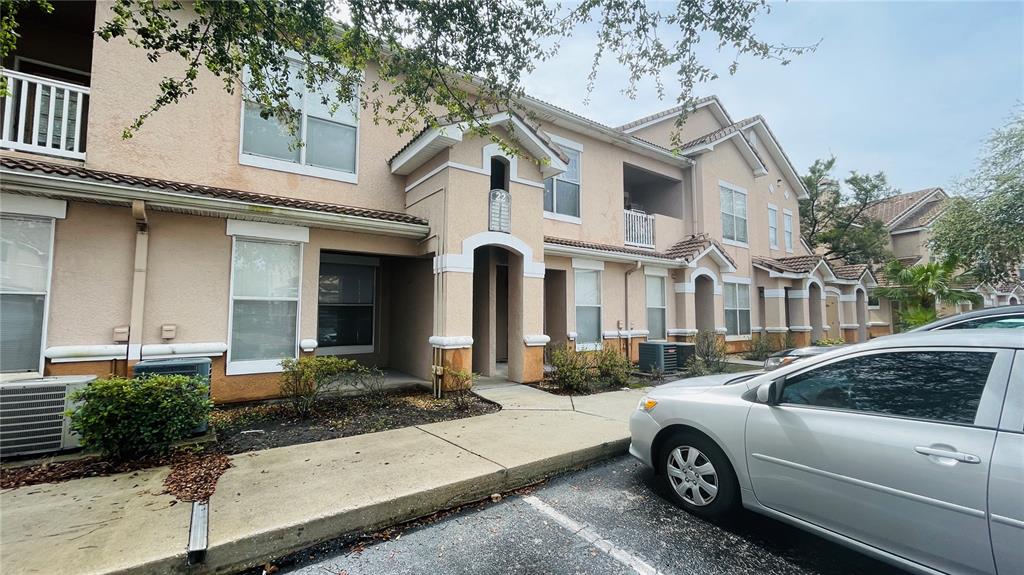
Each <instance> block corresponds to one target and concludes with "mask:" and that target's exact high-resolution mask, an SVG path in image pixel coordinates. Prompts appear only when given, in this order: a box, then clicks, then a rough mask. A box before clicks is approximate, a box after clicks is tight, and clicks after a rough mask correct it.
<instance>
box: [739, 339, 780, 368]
mask: <svg viewBox="0 0 1024 575" xmlns="http://www.w3.org/2000/svg"><path fill="white" fill-rule="evenodd" d="M776 351H777V350H776V349H775V346H773V345H772V342H771V340H770V339H769V338H768V335H767V334H764V333H762V334H761V335H759V336H758V337H757V338H755V339H754V341H753V343H751V345H750V351H748V352H747V353H745V354H743V359H752V360H756V361H763V360H765V359H767V358H768V356H769V355H771V354H773V353H775V352H776Z"/></svg>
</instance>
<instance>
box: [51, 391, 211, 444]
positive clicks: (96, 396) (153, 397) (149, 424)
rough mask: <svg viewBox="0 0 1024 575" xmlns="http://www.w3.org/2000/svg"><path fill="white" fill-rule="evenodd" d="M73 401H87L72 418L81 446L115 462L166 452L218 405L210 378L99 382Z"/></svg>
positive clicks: (185, 436)
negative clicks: (211, 390) (215, 403)
mask: <svg viewBox="0 0 1024 575" xmlns="http://www.w3.org/2000/svg"><path fill="white" fill-rule="evenodd" d="M72 400H73V401H81V402H82V405H81V406H79V407H78V408H77V409H75V410H73V411H72V412H71V414H70V415H71V429H73V430H74V431H76V432H78V433H79V435H80V436H81V442H82V445H83V446H85V447H87V448H90V449H97V450H99V451H100V453H102V454H103V455H104V456H105V457H109V458H111V459H115V460H125V459H130V458H134V457H139V456H143V455H149V454H154V453H165V452H166V451H167V450H168V448H169V447H170V445H171V444H172V443H174V442H175V441H180V440H182V439H185V438H187V437H188V436H189V435H190V434H191V433H192V430H193V429H195V428H196V426H198V425H199V424H201V423H202V422H203V421H206V418H207V417H208V416H209V414H210V410H211V408H212V407H213V402H211V401H210V399H209V387H208V385H207V382H206V380H205V378H198V377H188V376H184V375H151V376H147V377H136V378H132V379H126V378H123V377H110V378H108V379H97V380H96V381H93V382H92V383H90V384H89V385H88V386H86V387H85V388H82V389H80V390H78V391H76V392H75V393H74V394H73V395H72Z"/></svg>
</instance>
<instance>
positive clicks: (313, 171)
mask: <svg viewBox="0 0 1024 575" xmlns="http://www.w3.org/2000/svg"><path fill="white" fill-rule="evenodd" d="M300 71H301V67H300V66H299V65H298V64H294V65H293V66H292V69H291V72H292V74H291V87H292V89H293V90H295V93H293V94H291V96H290V99H289V104H291V106H292V108H294V109H295V110H296V111H298V112H299V115H300V119H299V132H298V134H296V135H293V134H290V133H289V132H288V129H287V127H286V126H285V125H284V123H283V122H281V121H280V120H279V119H277V118H276V117H274V116H271V117H268V118H262V117H261V116H260V113H261V111H262V108H261V107H260V105H259V104H258V103H256V102H250V101H248V100H246V101H245V104H244V110H243V114H242V150H241V154H240V155H239V162H240V163H242V164H245V165H249V166H258V167H262V168H269V169H272V170H281V171H286V172H295V173H300V174H306V175H310V176H317V177H321V178H329V179H334V180H341V181H344V182H352V183H355V181H356V171H357V170H356V165H357V159H358V154H357V143H358V132H359V113H358V110H359V106H358V103H357V102H355V101H353V102H348V103H343V104H341V105H339V106H338V108H337V109H336V110H334V111H333V112H332V111H331V107H330V106H328V105H326V104H324V102H323V98H322V97H321V96H320V95H319V94H315V93H309V92H308V91H307V88H306V85H305V83H304V82H303V81H302V79H301V75H300ZM333 90H334V87H333V85H332V83H330V82H329V83H327V84H325V85H324V87H323V91H324V92H325V93H331V92H333ZM296 136H297V137H298V140H301V142H302V145H299V144H298V142H297V141H296Z"/></svg>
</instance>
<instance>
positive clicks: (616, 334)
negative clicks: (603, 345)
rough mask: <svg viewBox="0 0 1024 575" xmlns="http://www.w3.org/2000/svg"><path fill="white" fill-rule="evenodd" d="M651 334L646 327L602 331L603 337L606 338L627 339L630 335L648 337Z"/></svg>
mask: <svg viewBox="0 0 1024 575" xmlns="http://www.w3.org/2000/svg"><path fill="white" fill-rule="evenodd" d="M649 335H651V332H650V331H648V330H646V329H623V330H608V331H603V332H601V337H602V338H604V339H626V338H628V337H647V336H649Z"/></svg>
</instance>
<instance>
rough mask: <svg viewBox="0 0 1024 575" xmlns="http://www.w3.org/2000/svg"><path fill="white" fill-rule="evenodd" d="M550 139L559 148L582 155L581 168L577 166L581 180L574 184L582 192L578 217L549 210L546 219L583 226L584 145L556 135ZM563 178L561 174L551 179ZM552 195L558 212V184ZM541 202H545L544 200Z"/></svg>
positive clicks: (578, 202) (549, 135)
mask: <svg viewBox="0 0 1024 575" xmlns="http://www.w3.org/2000/svg"><path fill="white" fill-rule="evenodd" d="M548 137H550V138H551V141H553V142H555V143H556V144H558V145H559V146H562V147H563V148H568V149H570V150H572V151H574V152H576V153H577V154H579V155H580V161H579V166H577V168H578V170H577V171H578V172H579V180H577V181H576V182H574V183H575V184H576V185H578V186H579V188H580V191H579V194H578V197H577V202H576V211H577V212H579V214H580V215H578V216H570V215H567V214H561V213H558V212H557V211H555V212H549V211H548V210H544V218H545V219H548V220H556V221H559V222H567V223H570V224H582V223H583V144H580V143H578V142H573V141H572V140H567V139H565V138H562V137H559V136H555V135H554V134H548ZM566 165H568V164H566ZM561 176H562V174H559V175H557V176H551V178H552V179H556V180H557V179H559V178H561ZM546 179H548V178H545V180H546ZM566 181H568V180H566ZM541 186H542V187H543V186H544V182H543V181H541ZM551 194H552V197H551V202H552V205H553V206H554V208H555V209H556V210H557V209H558V187H557V184H553V185H552V187H551ZM541 201H542V202H543V199H542V200H541Z"/></svg>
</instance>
